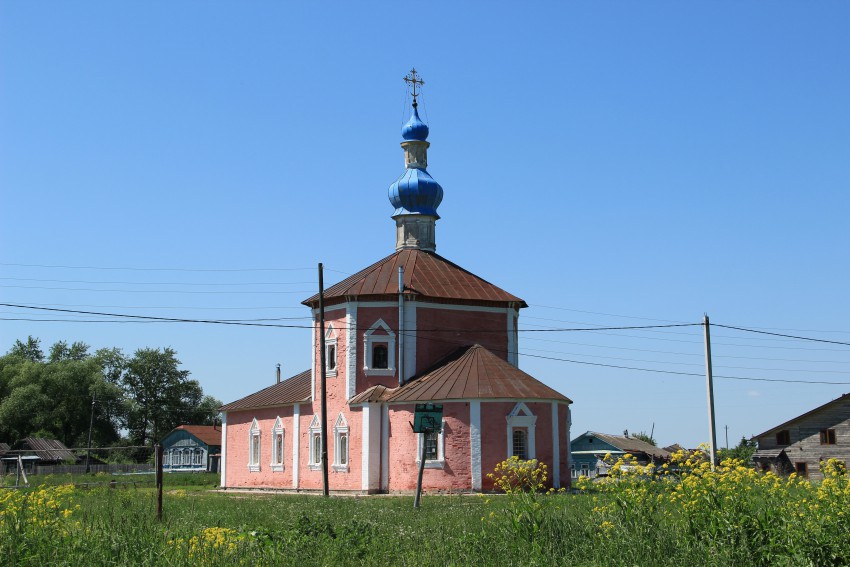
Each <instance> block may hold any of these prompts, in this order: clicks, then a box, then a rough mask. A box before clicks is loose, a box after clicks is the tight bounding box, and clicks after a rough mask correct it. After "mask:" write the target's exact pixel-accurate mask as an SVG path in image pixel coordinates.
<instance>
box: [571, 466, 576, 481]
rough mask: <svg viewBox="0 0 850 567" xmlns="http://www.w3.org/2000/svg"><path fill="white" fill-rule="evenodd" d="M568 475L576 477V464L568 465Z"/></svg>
mask: <svg viewBox="0 0 850 567" xmlns="http://www.w3.org/2000/svg"><path fill="white" fill-rule="evenodd" d="M570 477H572V478H577V477H576V466H575V465H570Z"/></svg>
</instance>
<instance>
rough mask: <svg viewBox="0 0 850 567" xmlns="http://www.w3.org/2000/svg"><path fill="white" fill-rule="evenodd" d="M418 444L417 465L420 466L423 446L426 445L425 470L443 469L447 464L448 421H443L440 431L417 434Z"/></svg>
mask: <svg viewBox="0 0 850 567" xmlns="http://www.w3.org/2000/svg"><path fill="white" fill-rule="evenodd" d="M416 436H417V442H416V464H419V459H420V458H421V457H422V444H423V443H424V444H425V468H426V469H441V468H443V465H444V464H445V460H446V454H445V438H446V421H445V420H443V423H442V426H441V427H440V430H439V431H429V432H428V433H417V434H416Z"/></svg>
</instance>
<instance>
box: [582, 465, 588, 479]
mask: <svg viewBox="0 0 850 567" xmlns="http://www.w3.org/2000/svg"><path fill="white" fill-rule="evenodd" d="M581 476H586V477H590V465H589V464H588V463H582V464H581Z"/></svg>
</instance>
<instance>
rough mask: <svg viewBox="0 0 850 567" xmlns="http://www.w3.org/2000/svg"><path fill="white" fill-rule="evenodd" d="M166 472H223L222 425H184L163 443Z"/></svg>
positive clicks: (173, 431) (164, 468) (163, 468)
mask: <svg viewBox="0 0 850 567" xmlns="http://www.w3.org/2000/svg"><path fill="white" fill-rule="evenodd" d="M161 444H162V453H163V462H162V470H163V471H165V472H219V471H220V468H219V467H220V463H221V427H220V426H218V425H180V426H178V427H176V428H175V429H173V430H172V431H171V433H169V434H168V435H166V436H165V438H164V439H163V440H162V442H161Z"/></svg>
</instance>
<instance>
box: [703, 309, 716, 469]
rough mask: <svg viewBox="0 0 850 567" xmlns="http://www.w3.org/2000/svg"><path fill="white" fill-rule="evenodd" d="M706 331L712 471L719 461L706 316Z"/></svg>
mask: <svg viewBox="0 0 850 567" xmlns="http://www.w3.org/2000/svg"><path fill="white" fill-rule="evenodd" d="M703 327H704V329H705V387H706V390H707V393H708V442H709V457H710V458H711V470H714V464H715V462H716V461H717V433H715V430H714V379H713V377H712V374H711V331H710V330H709V324H708V315H707V314H706V315H704V319H703Z"/></svg>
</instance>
